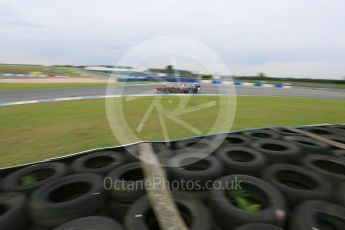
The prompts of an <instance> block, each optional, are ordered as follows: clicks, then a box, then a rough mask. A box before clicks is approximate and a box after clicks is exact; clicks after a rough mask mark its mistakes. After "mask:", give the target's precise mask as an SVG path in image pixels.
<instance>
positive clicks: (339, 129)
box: [326, 125, 345, 136]
mask: <svg viewBox="0 0 345 230" xmlns="http://www.w3.org/2000/svg"><path fill="white" fill-rule="evenodd" d="M326 128H327V129H330V130H332V131H333V132H336V133H337V134H339V135H343V136H345V125H330V126H327V127H326Z"/></svg>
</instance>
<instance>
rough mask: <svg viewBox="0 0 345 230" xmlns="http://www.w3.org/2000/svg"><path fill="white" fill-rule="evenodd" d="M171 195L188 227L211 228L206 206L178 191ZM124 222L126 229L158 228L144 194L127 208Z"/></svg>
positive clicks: (193, 229)
mask: <svg viewBox="0 0 345 230" xmlns="http://www.w3.org/2000/svg"><path fill="white" fill-rule="evenodd" d="M173 197H174V200H175V202H176V205H177V208H178V209H179V211H180V214H181V216H182V218H183V220H184V221H185V223H186V225H187V227H188V229H191V230H211V229H212V219H211V216H210V214H209V212H208V210H207V209H206V207H205V206H204V205H203V204H202V203H201V202H200V201H198V200H196V199H194V198H193V197H191V196H188V195H185V194H182V193H178V192H174V193H173ZM125 222H126V227H127V229H128V230H137V229H141V230H150V229H160V228H159V226H158V222H157V220H156V217H155V214H154V212H153V210H152V208H151V206H150V202H149V200H148V199H147V197H146V196H145V197H143V198H141V199H139V200H137V201H136V202H135V203H134V204H133V205H132V207H131V208H130V209H129V210H128V213H127V215H126V221H125Z"/></svg>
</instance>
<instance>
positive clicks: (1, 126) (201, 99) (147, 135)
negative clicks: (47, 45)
mask: <svg viewBox="0 0 345 230" xmlns="http://www.w3.org/2000/svg"><path fill="white" fill-rule="evenodd" d="M115 100H121V98H117V99H115ZM212 100H214V97H212V96H198V97H191V99H190V101H189V104H188V105H191V106H193V105H199V104H203V103H207V102H209V101H212ZM151 102H152V98H151V97H141V98H139V99H136V100H133V101H128V103H126V106H125V108H124V114H125V116H126V119H127V123H128V124H129V126H130V127H131V128H132V129H134V130H135V129H136V128H137V127H138V124H139V123H140V121H141V120H142V118H143V114H144V113H145V111H146V110H147V108H148V107H149V105H150V103H151ZM178 103H180V102H179V98H178V97H169V96H166V97H163V99H162V104H163V106H164V108H167V109H168V110H171V109H173V108H174V107H175V106H176V105H178ZM218 109H219V103H216V105H215V106H214V107H210V108H206V109H204V110H203V111H195V112H191V113H188V114H185V115H183V116H182V118H183V120H184V121H185V122H187V123H188V124H191V125H193V126H194V127H197V128H198V129H199V130H200V131H201V132H202V133H207V131H208V130H209V129H210V127H211V126H212V124H211V123H212V122H209V121H212V120H214V119H215V117H216V116H217V113H218ZM344 114H345V101H344V100H324V99H304V98H286V97H251V96H243V97H241V96H240V97H238V100H237V110H236V118H235V120H234V124H233V128H232V130H239V129H244V128H256V127H267V126H275V125H277V126H278V125H286V126H298V125H307V124H318V123H344V122H345V120H344ZM158 121H159V117H158V115H157V113H155V115H152V117H150V119H148V120H147V122H146V123H145V126H144V128H143V131H142V132H141V133H140V136H141V138H142V139H145V140H151V139H163V138H162V132H161V127H160V124H159V122H158ZM166 125H167V127H168V128H169V135H170V137H171V138H181V137H187V136H191V135H192V134H193V133H192V132H190V131H188V130H186V129H183V128H181V127H179V126H178V125H176V124H174V122H172V121H169V122H167V124H166ZM119 128H121V127H119ZM0 130H1V132H0V150H1V151H0V152H1V153H0V167H7V166H13V165H17V164H23V163H28V162H34V161H39V160H44V159H47V158H52V157H58V156H63V155H66V154H71V153H74V152H78V151H82V150H87V149H91V148H97V147H104V146H112V145H118V144H119V141H118V140H117V139H115V138H114V136H113V133H112V131H111V129H110V128H109V125H108V121H107V118H106V113H105V102H104V100H103V99H96V100H79V101H68V102H52V103H40V104H28V105H18V106H6V107H0ZM219 131H227V130H222V127H220V128H219Z"/></svg>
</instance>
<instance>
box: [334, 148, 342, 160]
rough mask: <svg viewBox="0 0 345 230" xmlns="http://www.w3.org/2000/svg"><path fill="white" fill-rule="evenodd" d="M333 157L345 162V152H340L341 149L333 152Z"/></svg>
mask: <svg viewBox="0 0 345 230" xmlns="http://www.w3.org/2000/svg"><path fill="white" fill-rule="evenodd" d="M332 155H333V156H335V157H339V158H341V159H344V160H345V150H340V149H337V150H333V151H332Z"/></svg>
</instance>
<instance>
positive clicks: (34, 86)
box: [0, 81, 154, 90]
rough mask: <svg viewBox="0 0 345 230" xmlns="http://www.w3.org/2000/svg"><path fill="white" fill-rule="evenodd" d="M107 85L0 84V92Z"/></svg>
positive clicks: (100, 85)
mask: <svg viewBox="0 0 345 230" xmlns="http://www.w3.org/2000/svg"><path fill="white" fill-rule="evenodd" d="M152 83H154V82H148V81H144V82H124V83H122V82H116V83H112V84H113V85H124V84H152ZM106 85H107V83H0V90H32V89H62V88H82V87H102V86H103V87H104V86H106Z"/></svg>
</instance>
